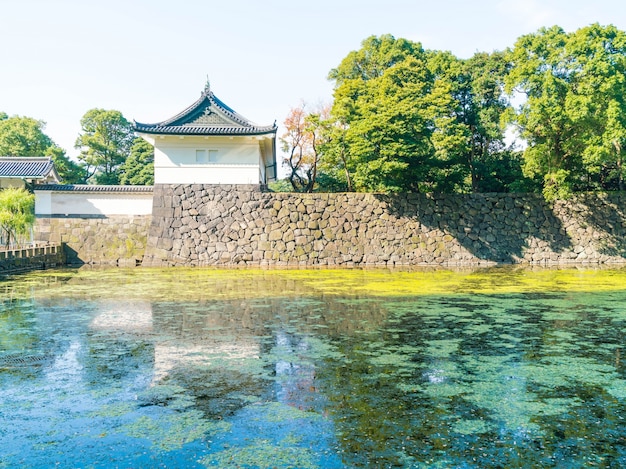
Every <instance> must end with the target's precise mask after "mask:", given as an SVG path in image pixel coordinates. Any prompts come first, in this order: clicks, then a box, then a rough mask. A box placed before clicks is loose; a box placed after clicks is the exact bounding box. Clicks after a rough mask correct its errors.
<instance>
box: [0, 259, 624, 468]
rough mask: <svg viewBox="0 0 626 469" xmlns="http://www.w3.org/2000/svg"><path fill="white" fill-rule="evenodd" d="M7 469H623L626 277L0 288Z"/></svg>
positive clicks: (54, 283)
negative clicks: (529, 468)
mask: <svg viewBox="0 0 626 469" xmlns="http://www.w3.org/2000/svg"><path fill="white" fill-rule="evenodd" d="M0 295H1V296H0V468H3V467H6V468H40V467H41V468H44V467H45V468H49V467H62V468H112V467H119V468H211V467H219V468H223V467H235V468H358V467H376V468H396V467H401V468H404V467H406V468H412V467H414V468H422V467H424V468H426V467H428V468H431V467H435V468H437V467H441V468H449V467H454V468H511V467H559V468H562V467H568V468H576V467H625V466H626V366H625V364H626V353H625V351H624V348H625V347H626V270H625V269H619V268H616V269H599V270H593V269H574V268H572V269H534V270H531V269H523V268H513V267H511V268H491V269H479V270H467V271H450V270H425V271H412V272H410V271H399V272H390V271H383V270H371V271H369V270H365V271H363V270H302V271H300V270H269V271H262V270H208V269H169V270H158V269H141V268H138V269H129V270H120V269H108V270H90V269H80V270H56V271H45V272H37V273H32V274H27V275H21V276H15V277H9V278H6V279H4V280H2V281H0Z"/></svg>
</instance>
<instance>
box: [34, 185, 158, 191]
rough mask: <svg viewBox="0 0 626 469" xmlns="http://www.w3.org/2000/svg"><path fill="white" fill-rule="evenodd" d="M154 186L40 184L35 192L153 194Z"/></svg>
mask: <svg viewBox="0 0 626 469" xmlns="http://www.w3.org/2000/svg"><path fill="white" fill-rule="evenodd" d="M153 188H154V186H96V185H91V184H67V185H64V184H40V185H37V186H35V187H34V190H36V191H54V192H153Z"/></svg>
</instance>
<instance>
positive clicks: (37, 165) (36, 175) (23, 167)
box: [0, 156, 59, 180]
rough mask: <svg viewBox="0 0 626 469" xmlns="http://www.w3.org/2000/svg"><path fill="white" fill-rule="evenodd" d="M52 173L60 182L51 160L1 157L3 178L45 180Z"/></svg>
mask: <svg viewBox="0 0 626 469" xmlns="http://www.w3.org/2000/svg"><path fill="white" fill-rule="evenodd" d="M52 172H54V175H55V176H56V179H57V180H58V179H59V178H58V175H57V174H56V171H55V170H54V163H53V162H52V159H51V158H47V157H40V156H32V157H21V156H2V157H0V177H1V178H26V179H44V178H46V177H48V176H49V175H50V174H51V173H52Z"/></svg>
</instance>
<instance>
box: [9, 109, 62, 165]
mask: <svg viewBox="0 0 626 469" xmlns="http://www.w3.org/2000/svg"><path fill="white" fill-rule="evenodd" d="M2 114H3V116H4V119H0V155H2V156H42V155H45V154H46V152H47V151H48V148H50V147H53V146H55V145H54V142H53V141H52V140H51V139H50V137H48V136H47V135H46V134H45V133H44V132H43V129H44V128H45V123H44V122H43V121H40V120H36V119H33V118H31V117H20V116H13V117H7V115H6V114H4V113H2Z"/></svg>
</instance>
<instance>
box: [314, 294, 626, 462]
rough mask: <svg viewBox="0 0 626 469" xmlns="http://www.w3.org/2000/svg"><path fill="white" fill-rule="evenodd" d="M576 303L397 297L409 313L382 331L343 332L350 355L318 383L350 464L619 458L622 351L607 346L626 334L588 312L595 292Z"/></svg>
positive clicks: (330, 365)
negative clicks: (420, 301) (619, 357)
mask: <svg viewBox="0 0 626 469" xmlns="http://www.w3.org/2000/svg"><path fill="white" fill-rule="evenodd" d="M570 301H574V302H577V301H581V299H580V296H577V297H576V298H574V297H572V298H571V299H570ZM570 301H563V298H562V297H561V296H560V295H551V296H546V295H517V296H514V295H503V296H501V297H498V296H481V295H478V296H474V297H457V298H454V297H448V298H432V299H428V300H427V301H425V302H424V304H422V305H419V304H417V303H413V302H410V303H408V304H406V305H404V304H402V303H399V304H398V305H397V306H398V310H399V311H404V313H403V314H399V315H397V316H390V318H389V320H388V321H387V322H386V323H385V324H383V326H382V327H381V328H380V330H379V331H376V332H372V333H371V334H368V335H367V336H360V337H359V338H356V337H346V338H344V339H338V340H337V341H336V342H335V343H336V345H337V347H338V349H339V351H340V352H341V354H342V355H343V356H344V357H345V358H344V360H342V361H327V362H326V363H325V365H324V366H320V367H318V368H317V377H318V381H317V383H318V386H319V387H320V389H321V392H323V393H324V394H325V395H326V396H327V397H328V402H329V411H330V413H331V415H332V416H333V419H334V422H335V425H336V427H337V431H338V434H339V438H338V440H339V442H340V443H341V446H342V454H344V455H349V456H346V459H344V462H346V463H347V464H348V465H350V467H396V466H397V467H413V465H416V464H443V465H446V466H450V467H465V464H466V462H467V461H472V460H473V461H476V464H478V465H480V467H489V468H496V467H521V466H524V467H561V465H562V464H563V463H564V462H565V461H576V464H578V463H581V462H585V461H587V462H588V461H591V460H593V461H594V463H593V464H600V465H603V466H604V467H622V466H623V465H624V463H626V445H624V444H623V441H624V437H625V432H624V427H623V425H622V424H621V423H620V421H621V420H620V419H621V418H623V413H624V411H626V407H625V406H624V405H623V404H622V403H620V402H619V401H617V400H616V399H615V398H614V396H615V395H617V396H623V395H625V394H624V391H623V389H620V388H619V387H618V388H615V386H616V384H615V383H624V382H625V381H624V380H623V378H621V379H620V375H621V376H623V370H622V372H620V373H618V372H617V371H619V370H616V369H615V364H616V363H617V361H616V358H615V353H614V351H613V350H607V349H605V348H604V349H603V347H600V348H599V347H598V346H605V345H610V344H615V345H620V344H621V343H623V340H624V337H623V333H622V332H621V328H620V327H618V325H616V324H611V323H610V322H611V321H610V320H608V321H607V319H601V318H598V317H596V316H595V314H593V313H591V312H590V311H593V310H594V308H595V303H596V302H595V301H594V300H589V303H588V304H587V305H586V306H581V307H580V308H578V309H580V312H579V313H578V312H577V313H576V314H571V311H572V305H571V303H570ZM411 305H412V307H411ZM591 305H594V306H591ZM389 308H390V309H393V305H391V304H389ZM555 308H558V309H557V310H556V311H555ZM563 308H564V309H565V310H564V311H562V310H559V309H563ZM575 310H576V309H575ZM595 311H598V310H597V309H596V310H595ZM611 316H613V315H609V317H611ZM548 318H550V319H548ZM552 318H554V319H552ZM591 330H595V331H596V332H595V333H594V334H593V337H594V338H595V339H594V340H593V341H590V335H591V334H590V331H591ZM608 348H609V349H611V346H609V347H608ZM620 386H621V385H620ZM611 393H612V394H611Z"/></svg>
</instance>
